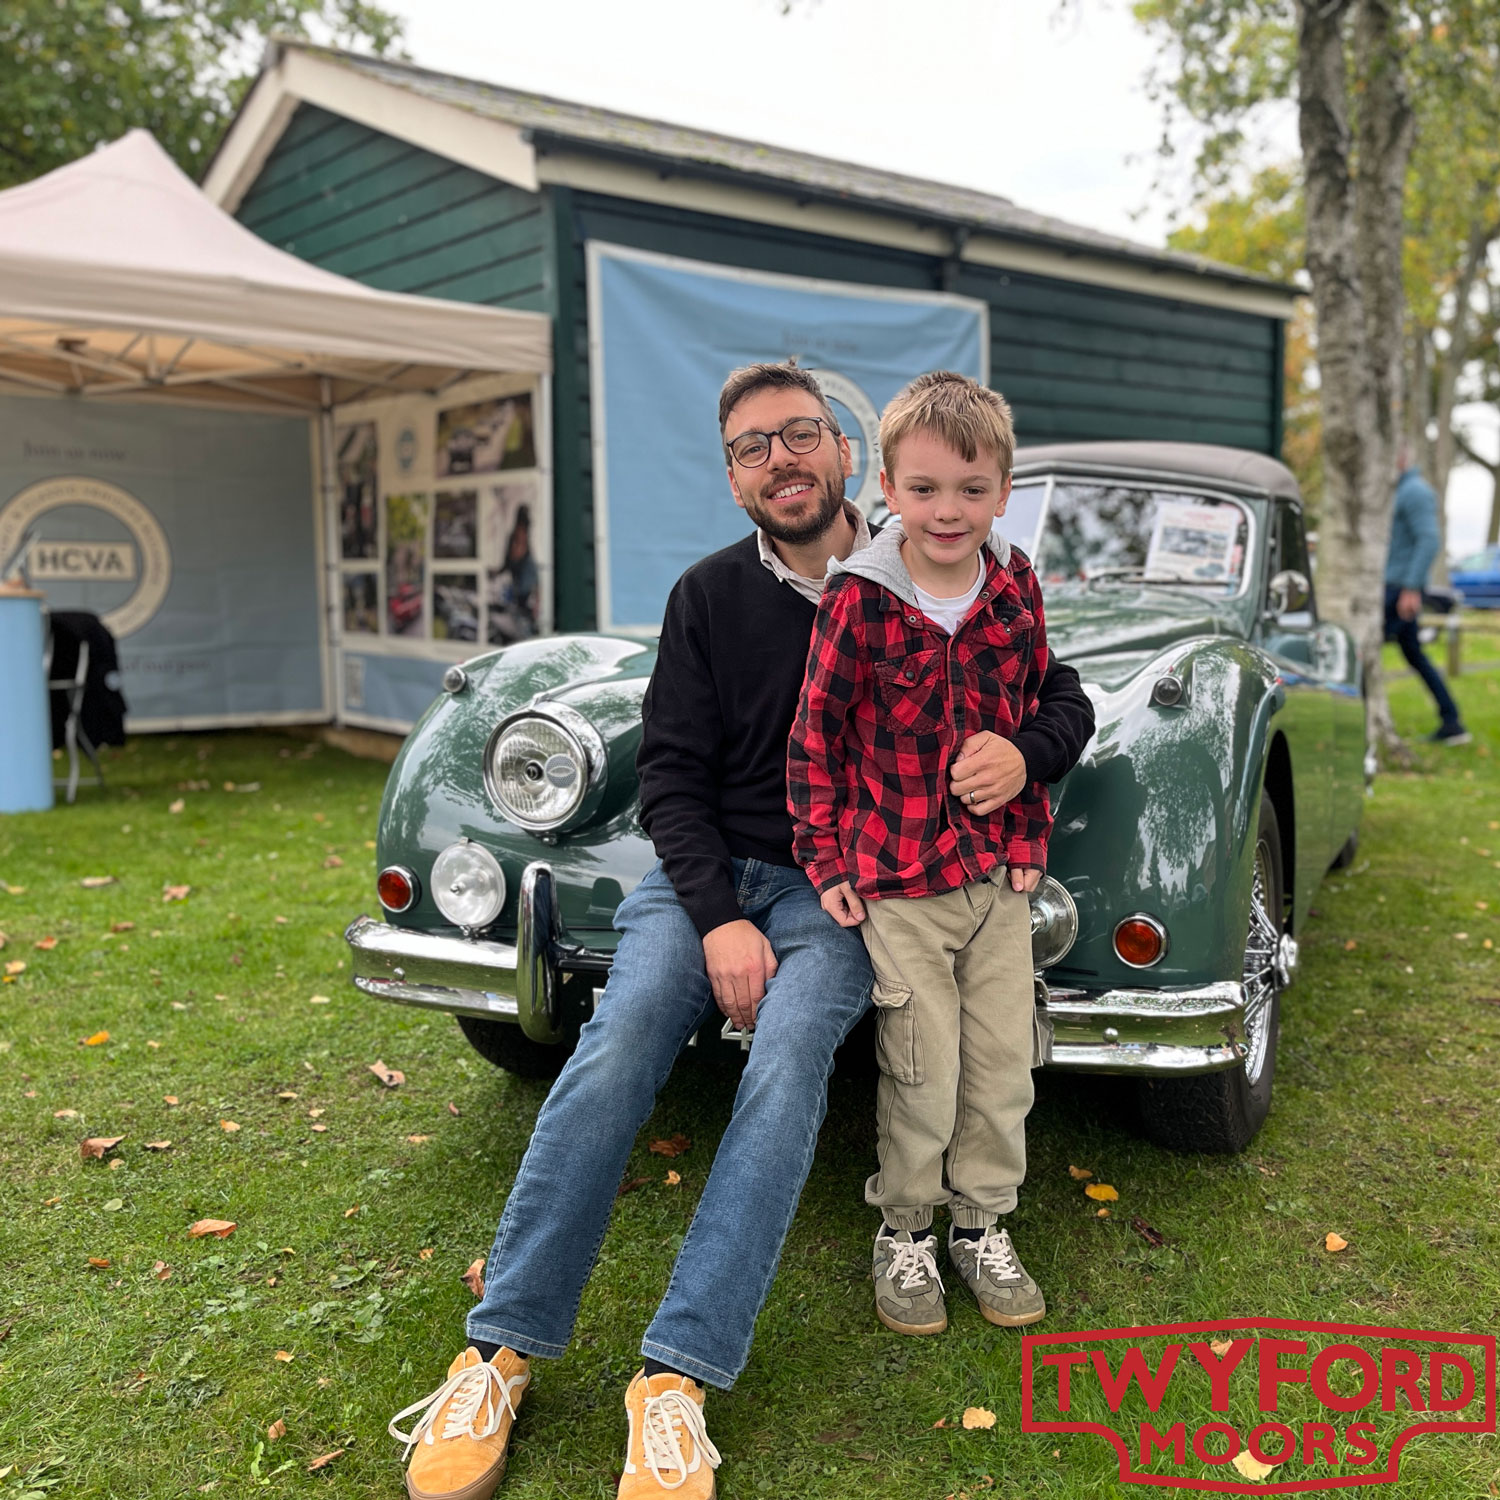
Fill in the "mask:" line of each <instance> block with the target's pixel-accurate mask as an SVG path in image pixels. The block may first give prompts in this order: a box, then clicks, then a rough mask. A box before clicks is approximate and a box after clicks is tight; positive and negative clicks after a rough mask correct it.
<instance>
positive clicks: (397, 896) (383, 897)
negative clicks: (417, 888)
mask: <svg viewBox="0 0 1500 1500" xmlns="http://www.w3.org/2000/svg"><path fill="white" fill-rule="evenodd" d="M375 890H376V893H377V894H378V895H379V897H380V904H381V905H382V906H383V907H385V909H386V910H387V911H405V910H406V908H407V907H408V906H410V905H411V903H412V898H413V896H414V894H415V893H414V892H413V890H412V884H411V877H410V876H409V875H408V874H407V873H406V871H405V870H398V869H395V868H392V869H389V870H382V871H381V872H380V876H379V878H378V879H377V880H376V882H375Z"/></svg>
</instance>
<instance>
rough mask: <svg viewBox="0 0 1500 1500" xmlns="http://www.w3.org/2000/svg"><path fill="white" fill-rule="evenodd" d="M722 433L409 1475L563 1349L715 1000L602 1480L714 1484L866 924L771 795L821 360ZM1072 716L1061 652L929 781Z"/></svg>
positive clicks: (1071, 682)
mask: <svg viewBox="0 0 1500 1500" xmlns="http://www.w3.org/2000/svg"><path fill="white" fill-rule="evenodd" d="M719 434H720V438H721V440H722V441H723V443H724V447H725V457H726V460H727V463H728V475H729V486H730V490H731V492H732V493H733V495H734V498H735V501H736V503H737V504H739V505H740V506H741V507H742V508H743V509H744V510H745V511H746V512H747V514H748V515H749V516H750V518H751V520H753V521H754V522H755V523H756V527H757V530H756V531H755V532H754V533H753V534H752V535H751V536H748V537H746V538H745V539H744V540H743V541H740V542H737V543H735V544H734V545H733V546H731V547H726V548H725V549H724V550H723V551H722V552H718V553H715V554H714V555H713V556H712V557H709V558H706V559H704V561H702V562H700V563H698V564H696V565H695V566H694V567H692V568H689V569H688V571H687V572H686V573H685V574H684V575H683V576H682V578H681V579H679V580H678V583H677V585H676V586H675V588H674V589H673V590H672V594H671V597H670V598H669V599H668V601H667V608H666V616H665V619H664V621H663V624H662V632H661V640H660V645H659V648H658V655H657V663H656V670H655V673H654V675H653V677H652V680H651V685H650V687H649V689H648V691H647V693H646V697H645V702H644V704H643V719H644V731H643V737H642V741H641V750H640V757H639V761H638V769H639V772H640V789H641V824H642V827H643V828H645V830H646V832H647V833H648V834H649V835H650V837H651V840H652V842H653V843H654V844H655V846H656V851H657V854H658V856H659V863H658V864H657V865H656V866H654V867H653V868H652V869H651V870H650V871H649V872H648V874H647V875H646V877H645V878H644V879H643V880H642V881H641V883H640V885H638V886H637V887H636V889H635V890H634V891H633V892H631V894H630V895H629V896H628V897H626V899H625V901H624V902H623V903H622V904H621V906H620V908H619V911H618V913H617V914H616V917H615V926H616V927H617V929H618V930H619V932H620V943H619V946H618V948H617V950H616V953H615V959H614V965H613V968H612V969H611V972H610V978H609V984H608V986H607V987H606V989H605V992H604V995H603V998H602V999H601V1001H600V1003H599V1007H598V1010H597V1011H596V1012H595V1014H594V1016H593V1017H592V1018H591V1019H590V1020H589V1022H588V1023H587V1024H586V1025H585V1026H584V1028H583V1031H582V1034H581V1035H580V1037H579V1041H578V1047H577V1049H576V1051H575V1052H574V1053H573V1056H572V1057H571V1058H570V1059H569V1060H568V1063H567V1065H566V1066H565V1067H564V1069H563V1071H562V1073H561V1075H560V1076H559V1078H558V1080H557V1083H556V1084H555V1085H554V1086H553V1089H552V1092H551V1093H550V1094H549V1095H548V1097H547V1101H546V1103H545V1104H544V1105H543V1106H542V1109H541V1112H540V1114H539V1115H538V1116H537V1121H536V1126H535V1129H534V1131H533V1133H532V1137H531V1144H530V1146H529V1147H528V1148H527V1151H526V1155H525V1157H524V1159H523V1160H522V1162H521V1167H520V1170H519V1172H518V1173H517V1176H516V1182H515V1186H514V1187H513V1188H512V1190H511V1194H510V1197H509V1199H508V1200H507V1202H506V1205H505V1212H504V1214H503V1216H502V1217H501V1220H500V1227H499V1230H498V1231H497V1233H496V1236H495V1245H494V1248H493V1249H492V1250H491V1252H490V1257H489V1262H488V1264H487V1266H486V1269H485V1292H484V1296H483V1298H482V1299H481V1300H480V1302H479V1303H478V1304H477V1305H476V1306H475V1308H474V1309H473V1311H472V1312H471V1313H470V1314H469V1319H468V1339H469V1346H468V1347H467V1348H466V1349H465V1350H464V1352H463V1353H462V1354H460V1355H459V1356H458V1358H457V1359H455V1360H454V1362H453V1364H452V1365H451V1366H450V1367H449V1372H448V1379H447V1381H446V1382H445V1383H444V1384H443V1385H441V1386H439V1387H438V1389H437V1390H436V1391H434V1392H433V1393H432V1394H431V1395H430V1396H428V1397H426V1398H425V1399H424V1400H422V1401H419V1402H417V1403H415V1404H414V1405H413V1406H410V1407H408V1408H407V1409H406V1410H405V1411H403V1412H402V1413H400V1414H399V1415H398V1416H397V1417H396V1418H395V1420H394V1421H393V1422H392V1423H391V1431H392V1434H393V1435H394V1436H396V1437H398V1438H401V1439H402V1440H404V1441H406V1442H407V1443H408V1445H409V1447H408V1452H410V1453H411V1463H410V1466H409V1468H408V1470H407V1477H406V1483H407V1490H408V1492H409V1494H410V1495H411V1496H412V1500H485V1497H487V1496H489V1495H490V1494H491V1492H492V1491H493V1489H494V1487H495V1485H496V1484H497V1483H498V1481H499V1479H500V1476H501V1473H502V1471H503V1469H504V1465H505V1449H506V1443H507V1441H508V1439H509V1436H510V1431H511V1426H512V1424H513V1422H514V1420H515V1414H516V1406H517V1403H518V1402H519V1400H520V1398H521V1396H522V1394H523V1393H524V1391H525V1389H526V1387H527V1385H528V1383H529V1381H530V1359H531V1357H532V1356H536V1355H541V1356H548V1357H555V1356H558V1355H561V1354H562V1353H563V1352H564V1349H565V1347H566V1345H567V1342H568V1338H569V1336H570V1334H571V1332H572V1328H573V1321H574V1318H575V1316H576V1314H577V1310H578V1303H579V1298H580V1297H581V1295H582V1292H583V1287H584V1283H585V1282H586V1281H587V1280H588V1277H589V1273H590V1272H591V1270H592V1269H593V1263H594V1258H595V1256H596V1254H597V1252H598V1247H599V1244H600V1242H601V1240H602V1239H603V1236H604V1231H605V1227H606V1225H607V1223H608V1220H609V1213H610V1209H611V1207H612V1206H613V1203H614V1200H615V1190H616V1188H617V1186H618V1184H619V1181H620V1176H621V1174H622V1172H623V1171H624V1168H625V1164H626V1160H627V1158H628V1156H629V1154H630V1150H631V1147H632V1145H633V1143H634V1140H635V1136H636V1132H637V1131H638V1130H639V1129H640V1127H641V1126H642V1124H644V1122H645V1120H646V1117H647V1116H648V1115H649V1114H650V1112H651V1109H652V1107H653V1105H654V1103H655V1100H656V1095H657V1093H658V1091H659V1090H660V1088H661V1086H662V1084H663V1083H664V1082H665V1080H666V1077H667V1075H668V1073H669V1072H670V1071H671V1068H672V1065H673V1063H674V1062H675V1060H676V1058H677V1055H678V1053H679V1052H680V1051H681V1050H682V1048H683V1047H684V1046H686V1044H687V1042H688V1040H689V1038H690V1037H692V1036H693V1035H694V1034H695V1033H696V1032H697V1030H698V1028H699V1027H700V1026H702V1025H703V1024H704V1023H705V1022H707V1021H708V1020H709V1019H710V1018H711V1017H713V1016H714V1015H715V1012H716V1010H717V1011H718V1012H722V1013H723V1014H724V1015H725V1016H727V1017H728V1018H729V1019H730V1020H731V1021H733V1022H734V1023H735V1024H736V1025H737V1026H740V1027H753V1028H754V1031H755V1041H754V1045H753V1046H752V1047H751V1049H750V1055H749V1058H748V1060H747V1062H746V1065H745V1070H744V1073H743V1075H742V1076H741V1079H740V1084H739V1089H738V1091H737V1093H736V1095H735V1103H734V1112H733V1115H732V1116H731V1119H730V1122H729V1126H728V1128H727V1129H726V1131H725V1133H724V1137H723V1139H722V1141H721V1142H720V1144H719V1148H718V1151H717V1153H716V1154H715V1157H714V1163H713V1168H712V1170H711V1172H710V1174H709V1178H708V1182H707V1184H706V1185H705V1187H704V1190H703V1195H702V1197H701V1199H700V1200H699V1204H698V1208H697V1211H696V1213H695V1214H694V1216H693V1222H692V1224H691V1226H690V1228H689V1230H688V1234H687V1237H686V1239H685V1240H684V1242H683V1245H682V1248H681V1250H680V1251H679V1253H678V1256H677V1262H676V1265H675V1267H674V1269H673V1273H672V1278H671V1282H670V1285H669V1286H668V1288H667V1293H666V1296H665V1297H664V1298H663V1299H662V1302H661V1305H660V1306H659V1307H658V1308H657V1310H656V1313H655V1316H654V1318H653V1319H652V1321H651V1325H650V1327H649V1328H648V1329H647V1330H646V1337H645V1341H644V1343H643V1344H642V1346H641V1352H642V1354H643V1356H644V1359H645V1364H644V1367H643V1369H642V1370H641V1372H640V1373H639V1374H638V1375H637V1376H636V1377H635V1379H634V1380H632V1381H631V1383H630V1387H629V1389H628V1391H627V1392H626V1397H625V1406H626V1411H627V1414H628V1416H629V1438H628V1452H627V1457H626V1462H625V1468H624V1473H623V1475H622V1477H621V1480H620V1487H619V1496H620V1500H648V1497H659V1496H663V1495H666V1494H669V1493H675V1494H676V1495H677V1496H678V1497H679V1500H708V1497H711V1496H712V1495H713V1493H714V1469H715V1468H716V1467H717V1465H718V1462H719V1455H718V1452H717V1450H716V1449H715V1448H714V1446H713V1444H712V1442H710V1441H709V1438H708V1434H707V1431H706V1428H705V1425H704V1416H703V1399H704V1389H703V1388H704V1386H705V1385H715V1386H719V1387H720V1388H722V1389H726V1390H727V1389H728V1388H729V1387H730V1386H732V1385H733V1384H734V1381H735V1378H736V1377H737V1376H738V1375H739V1373H740V1371H741V1370H742V1369H743V1367H744V1364H745V1361H746V1358H747V1357H748V1354H749V1349H750V1340H751V1336H752V1334H753V1331H754V1325H755V1318H756V1314H757V1313H758V1312H759V1311H760V1308H761V1305H762V1303H763V1302H764V1301H765V1298H766V1294H767V1292H768V1291H769V1289H770V1285H771V1281H772V1278H773V1277H774V1275H775V1272H776V1264H777V1260H778V1259H779V1257H780V1254H781V1246H782V1242H783V1240H784V1239H785V1237H786V1233H787V1230H788V1229H789V1227H790V1225H791V1222H792V1216H793V1214H794V1213H795V1211H796V1208H797V1200H798V1197H799V1195H800V1193H801V1191H802V1185H803V1183H804V1182H805V1181H806V1178H807V1173H808V1169H809V1167H810V1166H811V1164H812V1156H813V1148H814V1145H815V1144H816V1141H817V1134H818V1127H819V1125H820V1124H821V1123H822V1119H823V1113H824V1110H825V1107H826V1096H827V1083H828V1075H829V1073H830V1072H831V1071H832V1069H833V1054H834V1050H835V1049H836V1048H837V1047H838V1045H839V1043H840V1042H841V1041H842V1040H843V1039H844V1037H845V1036H846V1035H847V1034H848V1032H849V1030H850V1028H851V1027H852V1026H853V1025H854V1023H855V1022H856V1021H857V1020H858V1019H859V1017H860V1015H861V1014H862V1013H863V1011H864V1009H865V1006H866V1005H867V1003H868V998H869V990H870V982H871V979H870V967H869V962H868V959H867V958H866V955H865V949H864V944H863V942H862V941H861V940H860V937H859V934H858V932H857V931H855V930H846V929H844V928H842V927H840V926H839V925H838V924H837V923H836V922H835V921H834V920H833V918H832V917H830V916H828V915H827V913H825V912H824V911H823V910H822V908H821V906H820V904H819V901H818V896H817V893H816V891H814V889H813V887H812V885H811V883H810V882H809V881H808V879H807V877H806V876H805V875H804V874H803V873H802V871H801V870H800V869H799V868H798V867H797V865H796V862H795V861H794V859H793V857H792V829H791V820H790V817H789V815H788V813H787V806H786V763H787V741H788V738H789V736H790V733H791V726H792V719H793V716H794V714H795V712H796V707H797V700H798V695H799V693H800V692H801V688H802V678H803V673H804V667H805V663H806V658H807V649H808V642H809V640H810V638H811V634H812V625H813V618H814V615H815V614H816V604H817V600H818V598H819V596H820V595H821V592H822V586H823V579H824V576H825V574H826V572H827V569H828V563H829V559H830V558H839V559H843V558H846V557H847V556H848V555H849V554H850V553H851V552H853V551H854V550H855V548H856V547H861V546H864V545H866V544H867V543H868V541H869V528H868V526H867V525H866V523H865V520H864V518H863V517H862V516H861V515H860V514H859V512H858V511H856V510H855V508H854V507H853V506H852V505H849V504H847V503H846V502H845V500H844V480H845V479H846V478H847V477H848V476H849V474H850V473H851V472H852V470H853V464H852V461H851V458H850V453H849V445H848V442H847V441H846V440H845V439H844V437H843V436H842V434H841V433H840V431H839V427H838V423H837V421H836V420H835V418H834V415H833V412H832V410H831V408H830V407H829V405H828V403H827V401H826V400H825V399H824V397H823V394H822V392H821V391H820V390H819V388H818V386H817V383H816V382H815V381H814V380H813V378H812V377H811V376H810V375H808V374H807V373H806V372H805V371H803V370H799V369H797V368H795V367H794V366H791V365H752V366H750V367H749V368H748V369H745V370H739V371H736V372H735V373H734V374H733V375H731V376H730V378H729V380H728V382H727V383H726V385H725V387H724V390H723V392H722V393H721V395H720V400H719ZM1092 733H1093V712H1092V709H1091V707H1090V705H1089V702H1088V699H1087V698H1086V697H1085V696H1084V694H1083V692H1082V689H1081V688H1080V687H1079V685H1078V678H1077V674H1076V673H1074V672H1072V671H1071V669H1069V668H1066V667H1060V666H1059V667H1055V668H1054V669H1053V670H1052V671H1051V672H1049V674H1048V677H1047V679H1046V680H1045V681H1044V683H1043V687H1042V691H1041V695H1040V708H1039V710H1038V713H1037V715H1036V718H1035V719H1034V720H1033V722H1032V723H1031V724H1030V725H1028V727H1027V728H1026V729H1025V730H1023V731H1021V732H1020V733H1018V734H1017V735H1016V737H1015V739H1014V740H1013V741H1006V740H1002V739H1000V738H999V737H998V736H995V735H992V734H990V735H976V736H973V737H972V738H970V739H968V740H966V741H965V742H964V745H963V746H962V747H961V750H962V751H963V752H965V753H964V754H963V755H962V756H961V758H958V759H955V761H954V763H953V765H952V766H951V767H950V770H951V790H952V793H953V795H954V796H957V797H961V798H962V799H963V801H964V802H965V803H967V804H969V805H971V806H972V807H973V809H974V811H975V812H976V813H979V814H984V813H986V812H988V811H991V810H993V809H994V808H996V807H1000V806H1003V805H1004V804H1005V803H1006V802H1008V801H1009V800H1010V799H1011V798H1012V797H1013V796H1014V795H1015V794H1016V792H1017V791H1018V790H1019V789H1020V787H1021V786H1022V785H1023V784H1025V783H1026V782H1028V781H1030V780H1033V779H1042V780H1056V779H1057V778H1058V777H1059V776H1061V775H1062V774H1063V773H1064V772H1066V771H1067V770H1068V769H1069V768H1070V767H1071V766H1072V765H1073V763H1074V762H1075V761H1076V760H1077V758H1078V755H1079V753H1080V752H1081V750H1082V749H1083V746H1084V744H1085V743H1086V742H1087V740H1088V738H1089V736H1090V735H1091V734H1092ZM423 1413H425V1415H422V1416H421V1417H420V1420H419V1421H418V1422H417V1423H416V1425H415V1426H414V1427H413V1428H412V1430H411V1431H410V1433H406V1432H402V1431H401V1430H400V1428H399V1426H398V1424H399V1423H400V1422H401V1421H403V1420H404V1419H406V1418H408V1417H412V1416H417V1415H418V1414H423ZM413 1450H414V1451H413Z"/></svg>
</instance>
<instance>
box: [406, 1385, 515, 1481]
mask: <svg viewBox="0 0 1500 1500" xmlns="http://www.w3.org/2000/svg"><path fill="white" fill-rule="evenodd" d="M526 1383H527V1377H526V1376H525V1375H513V1376H512V1377H511V1378H510V1379H509V1380H507V1379H506V1378H505V1377H504V1376H503V1375H502V1374H501V1373H500V1371H499V1370H497V1369H496V1368H495V1367H494V1365H492V1364H490V1363H488V1361H481V1362H480V1363H479V1364H477V1365H468V1366H466V1367H465V1368H464V1369H462V1370H460V1371H459V1372H458V1374H456V1375H453V1376H450V1377H449V1379H447V1380H445V1381H444V1382H443V1383H442V1385H440V1386H439V1387H438V1388H437V1389H436V1390H435V1391H434V1392H433V1393H432V1394H431V1395H430V1396H424V1397H423V1398H422V1400H420V1401H415V1402H413V1403H412V1404H411V1405H410V1406H408V1407H407V1408H406V1409H405V1410H404V1411H398V1412H397V1413H396V1415H395V1416H394V1417H392V1418H391V1421H390V1425H389V1426H388V1427H387V1428H386V1431H387V1432H389V1433H390V1435H391V1436H392V1437H393V1438H395V1439H396V1441H397V1442H399V1443H405V1444H406V1452H405V1453H403V1454H402V1455H401V1460H402V1462H403V1463H404V1462H405V1461H406V1459H407V1456H408V1455H409V1454H410V1453H411V1450H412V1449H413V1448H415V1447H416V1445H417V1444H418V1443H420V1442H428V1443H431V1442H434V1441H435V1440H436V1439H437V1438H438V1437H443V1438H456V1437H473V1438H487V1437H493V1436H494V1434H495V1433H496V1432H497V1431H498V1430H499V1427H500V1414H501V1412H506V1411H508V1412H509V1413H510V1417H511V1421H515V1419H516V1403H515V1400H514V1398H513V1396H512V1394H511V1393H512V1391H513V1390H515V1389H517V1388H520V1389H524V1388H525V1386H526ZM491 1395H493V1397H494V1399H493V1400H490V1401H487V1398H489V1397H490V1396H491ZM450 1397H451V1398H452V1400H453V1405H452V1406H451V1407H449V1409H448V1415H447V1417H446V1418H445V1419H444V1421H443V1430H442V1432H441V1433H437V1432H435V1431H434V1430H433V1423H434V1421H435V1420H436V1418H437V1414H438V1413H439V1412H440V1411H441V1410H442V1409H443V1403H444V1402H445V1401H447V1400H448V1399H449V1398H450ZM486 1404H488V1406H489V1415H488V1416H486V1417H485V1419H484V1421H483V1423H482V1425H480V1426H477V1427H476V1426H475V1422H476V1421H477V1420H478V1417H479V1413H480V1411H481V1410H482V1409H483V1408H484V1407H485V1405H486ZM418 1412H425V1413H426V1415H425V1416H424V1417H423V1418H422V1420H421V1421H420V1422H418V1423H417V1425H416V1426H415V1427H413V1428H412V1430H411V1431H410V1432H402V1431H401V1429H400V1427H398V1426H397V1425H396V1424H397V1423H398V1422H403V1421H405V1420H406V1418H407V1417H411V1416H415V1415H416V1414H417V1413H418Z"/></svg>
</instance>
